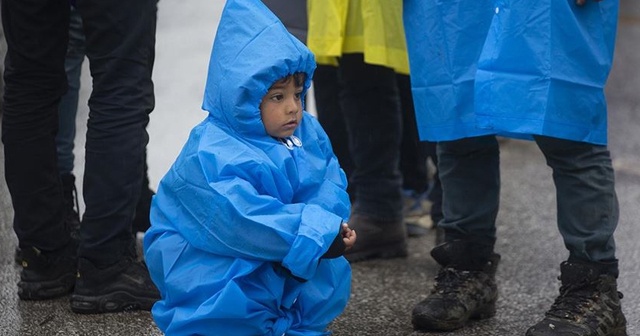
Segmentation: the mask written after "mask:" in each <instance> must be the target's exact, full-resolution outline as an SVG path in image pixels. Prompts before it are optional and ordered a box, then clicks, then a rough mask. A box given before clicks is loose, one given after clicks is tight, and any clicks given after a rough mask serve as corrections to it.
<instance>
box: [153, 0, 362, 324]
mask: <svg viewBox="0 0 640 336" xmlns="http://www.w3.org/2000/svg"><path fill="white" fill-rule="evenodd" d="M314 68H315V61H314V57H313V55H312V53H311V52H310V51H309V50H308V49H307V48H306V47H305V46H304V45H303V44H302V43H300V42H299V41H298V40H297V39H296V38H295V37H293V36H292V35H290V34H289V33H288V32H287V30H286V29H285V27H284V26H283V25H282V24H281V23H280V21H279V20H278V19H277V18H276V17H275V16H274V15H273V14H272V13H271V12H270V11H269V10H268V9H267V8H266V7H265V6H264V5H263V4H262V2H261V1H255V0H229V1H227V4H226V5H225V8H224V10H223V13H222V17H221V20H220V24H219V26H218V31H217V34H216V39H215V41H214V45H213V52H212V55H211V61H210V65H209V74H208V79H207V83H206V88H205V98H204V103H203V109H205V110H206V111H208V112H209V115H208V117H207V118H206V119H205V120H204V121H203V122H201V123H200V124H199V125H197V126H196V127H195V128H194V129H193V130H192V132H191V134H190V137H189V139H188V140H187V143H186V144H185V146H184V148H183V150H182V152H181V153H180V155H179V156H178V158H177V160H176V162H175V163H174V165H173V166H172V167H171V169H170V170H169V172H168V173H167V174H166V176H165V177H164V178H163V179H162V181H161V183H160V186H159V188H158V192H157V195H156V196H155V197H154V200H153V204H152V210H151V222H152V226H151V228H150V229H149V231H147V234H146V236H145V240H144V246H145V257H146V262H147V265H148V267H149V271H150V273H151V277H152V279H153V281H154V282H155V284H156V285H157V286H158V289H159V290H160V292H161V295H162V299H161V300H160V301H158V302H157V303H156V304H155V305H154V307H153V310H152V313H153V317H154V319H155V321H156V323H157V325H158V327H159V328H160V329H161V330H162V331H163V332H164V333H166V334H167V335H284V334H286V335H326V334H328V332H327V326H328V324H329V323H330V322H331V321H332V320H333V319H334V318H335V317H336V316H337V315H338V314H340V313H341V312H342V311H343V309H344V307H345V306H346V303H347V300H348V298H349V295H350V286H351V269H350V266H349V263H348V262H347V260H346V259H345V258H344V257H342V254H343V253H344V251H346V250H347V249H349V248H351V247H352V246H353V244H354V243H355V240H356V233H355V231H352V230H350V229H349V227H348V225H347V224H346V220H347V217H348V216H349V213H350V203H349V197H348V195H347V192H346V178H345V175H344V173H343V171H342V170H341V169H340V167H339V165H338V161H337V159H336V157H335V155H334V154H333V152H332V149H331V145H330V143H329V140H328V137H327V135H326V134H325V133H324V131H323V130H322V129H321V127H320V126H319V123H318V122H317V120H316V119H315V118H314V117H313V116H311V115H310V114H308V113H307V112H306V111H304V110H303V106H302V101H303V100H302V98H303V97H304V95H305V94H306V92H307V89H308V88H309V85H310V82H311V76H312V73H313V70H314Z"/></svg>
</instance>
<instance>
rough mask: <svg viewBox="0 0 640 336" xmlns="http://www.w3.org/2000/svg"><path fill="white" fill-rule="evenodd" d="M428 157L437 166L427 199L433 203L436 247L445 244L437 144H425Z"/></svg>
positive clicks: (432, 215)
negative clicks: (440, 224)
mask: <svg viewBox="0 0 640 336" xmlns="http://www.w3.org/2000/svg"><path fill="white" fill-rule="evenodd" d="M424 144H425V147H426V151H427V157H430V158H431V161H432V162H433V165H434V166H435V171H434V174H433V179H432V181H431V186H430V189H429V195H428V196H427V198H428V199H429V201H431V211H430V213H429V214H430V216H431V221H432V222H433V228H434V229H435V231H436V237H435V242H436V245H440V244H442V243H443V242H444V229H443V228H442V227H440V226H439V225H438V223H440V221H441V220H442V218H443V214H442V183H441V182H440V172H439V169H438V155H437V151H436V147H437V144H436V143H435V142H427V141H425V142H424Z"/></svg>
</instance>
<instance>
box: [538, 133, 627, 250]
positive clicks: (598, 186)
mask: <svg viewBox="0 0 640 336" xmlns="http://www.w3.org/2000/svg"><path fill="white" fill-rule="evenodd" d="M535 140H536V143H537V144H538V147H540V149H541V150H542V153H543V154H544V156H545V158H546V160H547V165H549V167H551V169H553V181H554V183H555V186H556V195H557V196H556V197H557V203H558V228H559V229H560V233H561V234H562V237H563V238H564V243H565V245H566V247H567V249H568V250H569V260H572V259H577V260H583V261H591V262H611V261H615V260H616V256H615V243H614V239H613V233H614V231H615V229H616V227H617V225H618V199H617V197H616V192H615V182H614V172H613V167H612V164H611V157H610V154H609V151H608V150H607V147H606V146H598V145H594V144H589V143H584V142H576V141H568V140H562V139H556V138H550V137H542V136H537V137H535Z"/></svg>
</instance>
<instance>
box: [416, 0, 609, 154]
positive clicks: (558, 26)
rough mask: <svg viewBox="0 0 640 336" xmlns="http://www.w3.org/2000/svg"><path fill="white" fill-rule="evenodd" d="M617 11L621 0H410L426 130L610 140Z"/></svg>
mask: <svg viewBox="0 0 640 336" xmlns="http://www.w3.org/2000/svg"><path fill="white" fill-rule="evenodd" d="M617 15H618V1H617V0H605V1H602V2H595V1H587V3H586V5H584V6H582V7H579V6H577V5H575V1H574V0H541V1H535V2H530V1H516V0H479V1H462V0H451V1H439V0H405V1H404V23H405V32H406V35H407V46H408V49H409V62H410V67H411V81H412V86H413V94H414V100H415V103H416V104H415V108H416V115H417V123H418V128H419V132H420V136H421V138H422V139H423V140H431V141H447V140H456V139H460V138H464V137H471V136H480V135H487V134H500V135H506V136H513V137H519V138H531V135H545V136H551V137H557V138H562V139H568V140H574V141H584V142H589V143H594V144H606V142H607V109H606V101H605V96H604V85H605V83H606V80H607V77H608V75H609V71H610V69H611V66H612V62H613V51H614V44H615V34H616V25H617Z"/></svg>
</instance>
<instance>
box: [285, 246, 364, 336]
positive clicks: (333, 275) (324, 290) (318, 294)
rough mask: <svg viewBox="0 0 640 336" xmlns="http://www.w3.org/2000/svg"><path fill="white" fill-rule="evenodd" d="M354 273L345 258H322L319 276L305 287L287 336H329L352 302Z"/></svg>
mask: <svg viewBox="0 0 640 336" xmlns="http://www.w3.org/2000/svg"><path fill="white" fill-rule="evenodd" d="M350 292H351V270H350V268H349V264H348V262H347V261H346V260H344V259H343V258H336V259H323V260H322V261H321V262H320V264H318V270H317V271H316V276H314V278H312V279H309V281H307V282H305V283H304V284H303V287H302V289H301V290H300V295H299V296H298V299H297V300H296V302H295V304H294V306H293V308H292V309H293V310H295V311H297V313H296V314H294V316H296V317H297V318H296V320H295V321H294V323H292V326H291V328H290V329H289V330H288V331H287V335H292V336H293V335H300V336H302V335H326V329H327V326H328V325H329V324H330V323H331V322H332V321H333V320H334V319H335V318H336V317H338V316H339V315H340V314H341V313H342V311H343V310H344V308H345V307H346V306H347V302H348V301H349V294H350Z"/></svg>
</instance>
